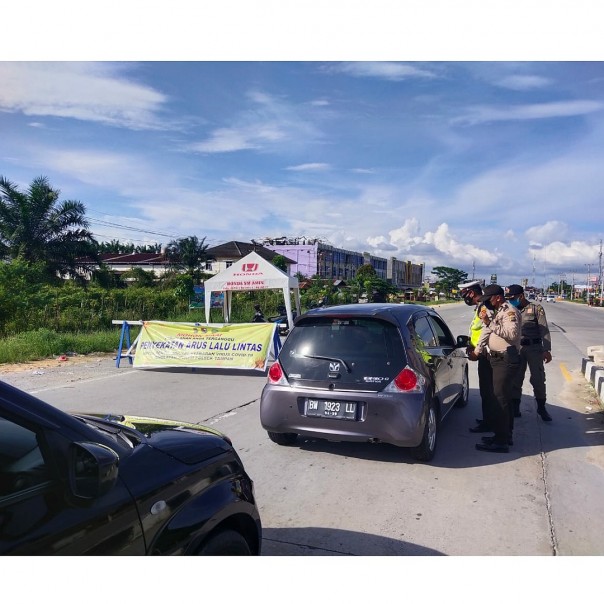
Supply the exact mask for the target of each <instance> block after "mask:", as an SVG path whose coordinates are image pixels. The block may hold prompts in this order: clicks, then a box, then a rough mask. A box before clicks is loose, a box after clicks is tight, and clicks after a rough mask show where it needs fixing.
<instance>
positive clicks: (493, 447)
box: [476, 443, 510, 453]
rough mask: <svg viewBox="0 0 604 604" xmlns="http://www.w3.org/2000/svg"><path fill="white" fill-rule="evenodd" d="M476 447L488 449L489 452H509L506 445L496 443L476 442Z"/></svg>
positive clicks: (480, 449)
mask: <svg viewBox="0 0 604 604" xmlns="http://www.w3.org/2000/svg"><path fill="white" fill-rule="evenodd" d="M476 448H477V449H478V450H479V451H489V452H490V453H509V452H510V448H509V447H508V446H507V445H498V444H497V443H489V444H487V443H477V444H476Z"/></svg>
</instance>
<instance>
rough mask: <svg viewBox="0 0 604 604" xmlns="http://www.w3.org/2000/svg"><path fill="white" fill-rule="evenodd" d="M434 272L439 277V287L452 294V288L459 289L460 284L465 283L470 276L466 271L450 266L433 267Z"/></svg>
mask: <svg viewBox="0 0 604 604" xmlns="http://www.w3.org/2000/svg"><path fill="white" fill-rule="evenodd" d="M432 274H433V275H436V277H437V278H438V282H437V284H436V285H437V288H438V289H440V291H443V292H445V293H447V294H450V293H451V290H453V289H457V286H458V284H459V283H463V282H464V281H466V280H467V278H468V273H466V272H465V271H460V270H459V269H457V268H450V267H448V266H435V267H434V268H433V269H432Z"/></svg>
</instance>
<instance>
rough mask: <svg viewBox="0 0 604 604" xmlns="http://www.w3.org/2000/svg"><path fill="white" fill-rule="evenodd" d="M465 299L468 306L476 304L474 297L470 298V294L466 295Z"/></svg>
mask: <svg viewBox="0 0 604 604" xmlns="http://www.w3.org/2000/svg"><path fill="white" fill-rule="evenodd" d="M463 301H464V302H465V303H466V304H467V305H468V306H474V300H473V299H472V298H470V296H464V298H463Z"/></svg>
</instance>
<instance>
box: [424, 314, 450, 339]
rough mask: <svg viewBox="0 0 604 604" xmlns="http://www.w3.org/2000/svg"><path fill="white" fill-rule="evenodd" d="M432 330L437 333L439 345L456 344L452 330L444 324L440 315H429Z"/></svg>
mask: <svg viewBox="0 0 604 604" xmlns="http://www.w3.org/2000/svg"><path fill="white" fill-rule="evenodd" d="M428 320H429V321H430V324H431V325H432V330H433V331H434V333H435V334H436V341H437V342H438V345H439V346H455V342H454V340H453V336H452V334H451V331H450V330H449V329H447V327H446V326H445V325H444V324H443V322H442V321H441V320H440V319H439V318H438V317H432V316H430V317H428Z"/></svg>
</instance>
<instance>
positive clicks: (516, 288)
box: [505, 283, 524, 298]
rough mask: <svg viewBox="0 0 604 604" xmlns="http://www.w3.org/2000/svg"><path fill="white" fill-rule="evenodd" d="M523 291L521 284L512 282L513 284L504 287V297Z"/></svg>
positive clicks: (510, 296) (511, 296)
mask: <svg viewBox="0 0 604 604" xmlns="http://www.w3.org/2000/svg"><path fill="white" fill-rule="evenodd" d="M523 293H524V287H522V285H518V284H517V283H514V284H513V285H508V286H507V287H506V288H505V297H506V298H513V297H514V296H517V295H519V294H523Z"/></svg>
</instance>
